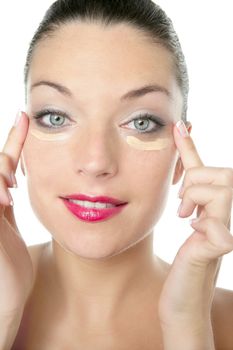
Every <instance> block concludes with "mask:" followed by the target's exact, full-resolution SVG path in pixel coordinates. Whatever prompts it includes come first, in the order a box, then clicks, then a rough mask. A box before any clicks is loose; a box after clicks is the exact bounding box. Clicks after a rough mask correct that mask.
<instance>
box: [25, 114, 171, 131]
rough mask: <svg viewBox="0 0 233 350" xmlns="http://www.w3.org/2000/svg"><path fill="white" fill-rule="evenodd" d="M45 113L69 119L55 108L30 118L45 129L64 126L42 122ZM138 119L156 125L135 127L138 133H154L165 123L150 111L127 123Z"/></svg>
mask: <svg viewBox="0 0 233 350" xmlns="http://www.w3.org/2000/svg"><path fill="white" fill-rule="evenodd" d="M46 115H58V116H61V117H64V118H67V119H69V120H71V119H70V118H69V116H68V115H67V114H66V113H65V112H61V111H58V110H55V109H45V110H42V111H39V112H37V113H35V115H34V116H33V117H32V118H33V119H35V120H36V124H37V125H39V126H40V127H42V128H47V129H52V130H54V129H60V128H63V127H64V126H61V127H59V126H58V127H56V126H48V125H45V124H43V123H42V122H41V121H40V119H42V118H43V117H45V116H46ZM138 120H141V121H142V120H150V121H152V122H153V123H155V124H157V126H156V127H154V128H153V129H152V130H149V131H143V130H142V131H140V130H139V129H135V130H137V131H138V132H139V133H140V134H149V133H155V132H158V131H159V130H160V129H162V128H163V127H165V126H166V123H165V122H164V121H163V120H162V119H160V118H158V117H155V116H153V115H152V114H150V113H141V114H139V116H138V117H136V118H133V119H131V120H130V121H129V122H128V123H127V124H129V123H130V122H134V121H138Z"/></svg>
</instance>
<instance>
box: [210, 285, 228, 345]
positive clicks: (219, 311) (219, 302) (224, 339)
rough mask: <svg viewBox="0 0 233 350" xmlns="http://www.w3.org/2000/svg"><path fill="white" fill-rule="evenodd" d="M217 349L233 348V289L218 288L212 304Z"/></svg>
mask: <svg viewBox="0 0 233 350" xmlns="http://www.w3.org/2000/svg"><path fill="white" fill-rule="evenodd" d="M211 318H212V325H213V332H214V337H215V346H216V350H232V349H233V291H232V290H228V289H223V288H216V290H215V295H214V299H213V304H212V315H211Z"/></svg>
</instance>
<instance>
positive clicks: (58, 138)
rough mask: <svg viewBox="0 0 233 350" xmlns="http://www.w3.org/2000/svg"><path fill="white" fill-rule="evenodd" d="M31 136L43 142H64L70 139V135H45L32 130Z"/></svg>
mask: <svg viewBox="0 0 233 350" xmlns="http://www.w3.org/2000/svg"><path fill="white" fill-rule="evenodd" d="M29 132H30V134H31V135H33V136H35V137H36V138H37V139H39V140H42V141H63V140H67V139H68V138H70V136H71V135H70V133H57V134H45V133H43V132H41V131H39V130H35V129H31V130H29Z"/></svg>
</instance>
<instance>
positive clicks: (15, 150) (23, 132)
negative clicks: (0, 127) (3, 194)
mask: <svg viewBox="0 0 233 350" xmlns="http://www.w3.org/2000/svg"><path fill="white" fill-rule="evenodd" d="M28 125H29V120H28V117H27V115H26V113H24V112H21V116H20V119H19V121H18V124H17V126H13V127H12V128H11V130H10V132H9V134H8V137H7V140H6V143H5V145H4V146H3V150H2V152H3V153H5V154H7V155H8V156H9V157H10V159H11V161H12V165H13V168H14V169H13V170H14V171H16V168H17V165H18V162H19V158H20V155H21V152H22V148H23V145H24V141H25V139H26V136H27V131H28Z"/></svg>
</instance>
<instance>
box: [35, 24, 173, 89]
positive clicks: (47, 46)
mask: <svg viewBox="0 0 233 350" xmlns="http://www.w3.org/2000/svg"><path fill="white" fill-rule="evenodd" d="M42 76H43V78H56V80H60V81H62V80H63V79H64V78H67V79H69V80H72V79H77V78H78V80H79V81H82V82H83V81H85V80H86V81H87V80H90V79H91V80H95V79H97V80H98V79H101V80H102V81H104V82H105V84H106V82H109V83H110V84H111V85H112V84H113V83H116V84H118V83H119V84H122V83H124V82H125V81H130V80H131V81H135V82H136V81H137V79H138V81H142V80H145V81H149V80H151V79H153V78H156V81H157V83H165V84H169V83H170V81H171V79H174V72H173V60H172V56H171V54H170V53H169V52H168V50H166V49H165V48H163V47H162V46H161V45H160V44H156V43H152V42H150V41H149V40H148V39H147V38H146V37H145V36H144V35H143V33H142V32H141V31H140V30H137V29H135V28H132V27H130V26H128V25H123V24H118V25H114V26H110V27H103V26H101V25H100V24H97V23H95V24H94V23H70V24H67V25H63V26H62V27H61V28H60V29H58V30H57V31H56V32H55V35H54V36H53V37H51V38H46V39H45V40H43V41H41V42H40V43H39V45H38V46H37V48H36V49H35V51H34V55H33V59H32V63H31V67H30V72H29V78H30V80H35V79H37V78H42Z"/></svg>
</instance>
